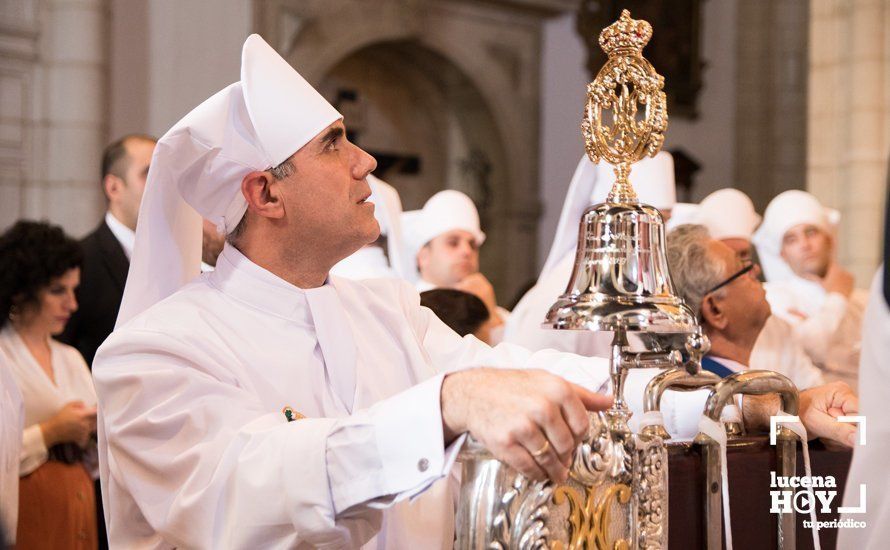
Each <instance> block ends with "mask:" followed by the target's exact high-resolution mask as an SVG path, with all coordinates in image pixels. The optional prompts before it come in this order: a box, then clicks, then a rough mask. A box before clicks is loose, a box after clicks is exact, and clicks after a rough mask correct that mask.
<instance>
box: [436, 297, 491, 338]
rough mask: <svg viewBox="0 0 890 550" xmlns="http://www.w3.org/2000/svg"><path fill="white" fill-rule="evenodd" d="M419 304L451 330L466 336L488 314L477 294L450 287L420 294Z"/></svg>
mask: <svg viewBox="0 0 890 550" xmlns="http://www.w3.org/2000/svg"><path fill="white" fill-rule="evenodd" d="M420 305H422V306H425V307H428V308H430V309H431V310H433V313H435V314H436V317H438V318H439V319H441V320H442V322H443V323H445V324H446V325H448V326H449V327H451V330H453V331H454V332H456V333H458V334H460V335H461V336H466V335H467V334H473V333H474V332H476V331H477V330H479V327H481V326H482V324H483V323H485V321H487V320H488V318H489V317H490V314H489V312H488V308H487V307H485V303H484V302H483V301H482V300H481V299H479V297H478V296H475V295H473V294H470V293H468V292H463V291H462V290H454V289H451V288H434V289H433V290H427V291H426V292H422V293H421V294H420Z"/></svg>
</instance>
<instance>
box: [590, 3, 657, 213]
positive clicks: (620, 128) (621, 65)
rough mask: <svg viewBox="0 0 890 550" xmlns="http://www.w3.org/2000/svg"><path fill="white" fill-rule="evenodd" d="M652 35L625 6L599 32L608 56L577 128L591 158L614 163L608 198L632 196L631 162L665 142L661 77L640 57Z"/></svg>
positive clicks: (628, 199) (624, 199)
mask: <svg viewBox="0 0 890 550" xmlns="http://www.w3.org/2000/svg"><path fill="white" fill-rule="evenodd" d="M651 37H652V26H651V25H650V24H649V23H648V22H646V21H642V20H637V19H631V17H630V12H629V11H627V10H624V11H622V12H621V17H620V18H619V19H618V21H616V22H615V23H612V24H611V25H609V26H608V27H606V28H605V29H603V31H602V32H601V33H600V37H599V43H600V47H601V48H602V49H603V51H604V52H606V54H607V55H608V56H609V58H608V60H607V61H606V64H605V65H603V67H602V68H601V69H600V71H599V72H598V73H597V75H596V78H594V79H593V82H591V83H590V84H588V85H587V105H586V108H585V112H584V117H583V120H582V122H581V132H582V134H583V135H584V142H585V143H584V146H585V149H586V151H587V155H588V156H589V157H590V159H591V160H592V161H593V162H599V161H600V160H601V159H602V160H605V161H607V162H608V163H610V164H612V165H614V166H615V176H616V178H617V179H616V181H615V185H613V186H612V190H611V192H610V193H609V198H608V201H609V202H636V201H637V196H636V193H635V192H634V190H633V187H631V185H630V184H629V183H628V179H627V178H628V175H629V174H630V165H631V164H632V163H634V162H636V161H638V160H640V159H642V158H643V157H644V156H646V155H649V156H654V155H655V154H656V153H658V151H659V150H660V149H661V146H662V144H663V143H664V132H665V130H667V123H668V116H667V96H666V95H665V93H664V77H663V76H661V75H659V74H658V73H657V72H656V71H655V68H654V67H652V64H651V63H649V61H648V60H647V59H646V58H645V57H643V48H644V47H645V46H646V44H648V43H649V39H650V38H651ZM609 113H611V120H607V119H608V114H609Z"/></svg>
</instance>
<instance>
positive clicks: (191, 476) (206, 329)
mask: <svg viewBox="0 0 890 550" xmlns="http://www.w3.org/2000/svg"><path fill="white" fill-rule="evenodd" d="M216 267H217V268H216V270H215V271H214V272H213V273H209V274H204V275H201V276H200V277H199V278H198V279H196V280H195V281H194V282H192V283H190V284H189V285H187V286H186V287H184V288H183V289H181V290H180V291H179V292H177V293H176V294H174V295H173V296H171V297H169V298H168V299H166V300H164V301H162V302H160V303H159V304H157V305H155V306H154V307H152V308H150V309H149V310H147V311H146V312H144V313H143V314H141V315H139V316H137V317H136V318H134V319H133V320H132V321H130V322H129V323H127V324H126V325H124V326H123V327H121V328H119V329H118V330H116V331H115V332H114V333H113V334H112V335H111V337H110V338H109V339H108V340H107V341H106V342H105V344H104V345H103V346H102V347H101V348H100V350H99V352H98V354H97V356H96V361H95V362H94V367H93V369H94V370H93V376H94V378H95V381H96V386H97V389H98V394H99V396H100V421H99V430H100V461H101V470H102V478H103V493H104V494H103V500H104V502H105V504H106V507H105V510H106V515H107V516H108V523H109V537H110V541H111V545H112V547H120V548H134V547H136V548H169V547H173V546H178V547H187V548H294V547H297V548H308V547H311V546H318V547H324V548H352V547H358V546H361V545H365V546H364V547H365V548H393V549H394V548H451V546H452V544H453V527H452V518H453V512H454V500H453V497H452V496H451V495H450V494H449V491H448V484H446V483H439V484H436V485H435V486H434V487H433V488H432V489H431V490H430V491H427V492H426V493H424V494H423V495H421V496H419V497H418V498H417V499H416V500H414V501H413V502H410V501H408V500H406V499H407V497H412V496H416V495H419V494H420V493H421V492H423V491H424V490H425V489H427V488H428V487H429V486H430V485H431V484H432V483H433V482H435V481H436V480H438V479H440V478H442V477H443V476H445V475H447V474H448V472H449V471H450V469H451V462H452V460H453V458H454V452H455V451H456V447H453V448H452V449H448V450H446V449H443V444H442V420H441V412H440V397H439V389H440V384H441V380H442V376H441V374H442V373H444V372H446V371H449V370H453V369H460V368H467V367H472V366H480V365H488V366H510V367H540V368H547V369H549V370H555V371H558V372H560V373H561V374H563V375H565V376H566V377H567V378H570V379H572V380H574V381H576V382H578V383H583V384H584V385H586V386H588V387H594V388H596V387H600V386H601V385H602V384H603V383H604V382H605V381H606V380H607V379H608V375H607V366H606V363H605V362H604V361H602V360H591V359H586V358H578V357H574V356H567V355H565V354H559V353H556V352H549V351H548V352H541V353H537V354H531V353H529V352H527V351H526V350H524V349H521V348H518V347H516V346H508V345H502V346H498V347H497V348H489V347H488V346H485V345H484V344H482V343H481V342H479V341H478V340H476V339H475V338H473V337H472V336H468V337H465V338H460V337H459V336H457V335H456V334H455V333H454V332H452V331H451V330H450V329H448V328H447V327H446V326H445V325H444V324H443V323H441V321H439V320H438V319H437V318H436V317H435V316H434V315H432V313H431V312H430V311H429V310H428V309H426V308H422V307H419V297H418V295H417V293H416V292H415V291H414V290H413V289H412V288H411V287H410V285H408V284H407V283H399V282H396V281H387V280H382V279H378V280H373V281H367V282H364V283H358V282H354V281H349V280H345V279H339V278H336V277H332V278H330V279H329V281H328V283H327V284H325V285H324V286H322V287H320V288H316V289H310V290H301V289H298V288H296V287H294V286H292V285H290V284H288V283H286V282H284V281H283V280H281V279H280V278H278V277H276V276H275V275H273V274H271V273H269V272H268V271H266V270H264V269H262V268H260V267H259V266H257V265H255V264H253V263H252V262H250V261H249V260H247V259H246V258H245V257H244V256H243V255H241V254H240V253H239V252H238V251H237V250H235V249H234V248H231V247H229V246H228V245H227V246H226V247H225V249H224V250H223V253H222V254H221V255H220V257H219V260H218V263H217V266H216ZM286 406H290V407H292V408H293V409H294V410H295V411H297V412H299V413H301V414H303V415H305V416H306V417H307V418H306V419H302V420H297V421H295V422H291V423H288V422H287V421H286V419H285V415H284V414H283V413H282V409H283V408H284V407H286ZM350 411H351V414H350ZM384 508H385V509H386V510H385V511H382V509H384ZM378 528H379V534H378V535H377V536H376V537H375V533H377V532H378Z"/></svg>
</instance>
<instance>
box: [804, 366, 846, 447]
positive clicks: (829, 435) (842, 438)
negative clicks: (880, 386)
mask: <svg viewBox="0 0 890 550" xmlns="http://www.w3.org/2000/svg"><path fill="white" fill-rule="evenodd" d="M857 412H859V398H858V397H856V394H854V393H853V390H851V389H850V386H848V385H847V384H845V383H843V382H832V383H830V384H823V385H821V386H816V387H815V388H810V389H807V390H804V391H802V392H800V413H799V414H798V416H800V421H801V422H802V423H803V425H804V427H805V428H806V429H807V435H809V436H810V438H816V437H821V438H822V439H826V440H828V441H833V442H836V443H839V444H841V445H843V446H845V447H853V446H854V445H856V427H855V426H854V425H853V424H849V423H846V422H838V421H837V417H839V416H846V415H854V414H856V413H857Z"/></svg>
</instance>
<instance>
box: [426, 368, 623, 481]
mask: <svg viewBox="0 0 890 550" xmlns="http://www.w3.org/2000/svg"><path fill="white" fill-rule="evenodd" d="M441 399H442V424H443V427H444V429H445V438H446V440H449V441H450V440H451V439H453V438H454V437H456V435H457V434H459V433H462V432H467V431H468V432H470V433H471V434H472V435H473V437H475V438H476V439H477V440H479V441H480V442H481V443H482V444H483V445H485V447H486V448H487V449H488V450H489V451H491V453H492V454H493V455H494V456H495V457H497V458H498V459H500V460H503V461H504V462H506V463H507V464H509V465H510V466H512V467H513V468H516V470H518V471H519V472H520V473H522V474H523V475H525V476H526V477H529V478H531V479H544V478H545V477H549V478H550V479H552V480H554V481H557V482H562V481H565V480H566V478H567V477H568V467H569V466H570V465H571V460H572V456H573V453H574V451H575V448H576V447H577V446H578V443H580V442H581V440H582V439H583V437H584V436H585V435H586V434H587V429H588V425H589V419H588V415H587V411H600V410H604V409H606V408H608V407H609V406H610V405H611V403H612V398H611V397H607V396H604V395H600V394H597V393H594V392H591V391H589V390H586V389H584V388H582V387H580V386H577V385H575V384H572V383H570V382H567V381H566V380H564V379H562V378H560V377H558V376H556V375H553V374H550V373H547V372H545V371H541V370H507V369H489V368H480V369H470V370H466V371H461V372H456V373H452V374H449V375H448V376H446V377H445V381H444V382H443V383H442V398H441Z"/></svg>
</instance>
